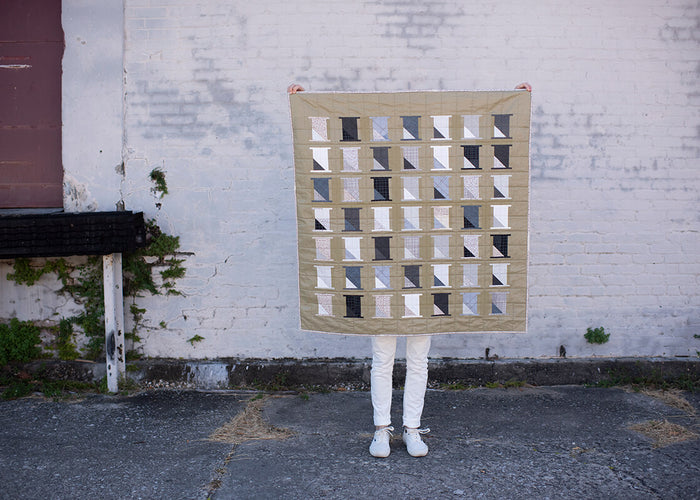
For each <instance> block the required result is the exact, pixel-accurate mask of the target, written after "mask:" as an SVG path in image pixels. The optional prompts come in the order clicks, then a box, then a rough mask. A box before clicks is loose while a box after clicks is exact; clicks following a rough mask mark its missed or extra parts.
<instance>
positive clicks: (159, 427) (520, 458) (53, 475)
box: [0, 386, 700, 500]
mask: <svg viewBox="0 0 700 500" xmlns="http://www.w3.org/2000/svg"><path fill="white" fill-rule="evenodd" d="M280 396H281V397H275V398H269V399H266V400H265V401H264V402H262V403H264V404H261V402H260V401H257V403H256V401H255V400H256V399H257V398H255V397H254V393H250V392H248V393H245V392H229V391H219V392H195V391H186V392H178V391H153V392H146V393H141V394H138V395H135V396H131V397H121V396H120V397H114V396H89V397H86V398H84V399H82V400H78V401H73V402H53V401H48V400H44V399H40V398H37V397H34V398H26V399H21V400H15V401H4V402H0V449H2V450H3V452H2V460H0V481H2V484H3V489H2V492H1V493H0V497H2V498H91V497H97V496H99V497H100V498H104V499H111V498H188V499H192V498H201V499H204V498H213V499H229V498H338V499H340V498H362V497H365V496H372V497H386V498H487V499H488V498H493V499H496V498H498V499H500V498H557V499H568V498H571V499H573V498H616V499H635V500H637V499H665V498H668V499H676V498H684V499H686V498H687V499H692V498H698V491H700V474H699V472H700V466H699V465H698V464H699V463H700V441H698V440H697V439H696V440H689V441H684V442H678V443H676V444H671V445H669V446H665V447H662V448H655V447H654V445H653V443H652V440H651V439H649V438H647V437H644V436H643V435H642V434H639V433H637V432H635V431H633V430H631V429H630V426H631V425H633V424H637V423H642V422H645V421H650V420H668V421H671V422H673V423H675V424H678V425H681V426H684V427H686V428H688V429H695V430H696V431H697V429H698V427H699V425H700V422H699V421H698V417H697V410H698V408H700V395H698V394H697V393H695V394H690V393H684V394H683V395H682V396H683V397H684V398H685V399H687V400H688V402H689V403H690V404H691V405H692V408H693V411H684V410H682V409H679V408H676V407H672V406H668V405H667V404H665V403H664V402H663V401H660V400H659V399H657V398H654V397H651V396H649V395H646V394H643V393H634V392H628V391H624V390H621V389H593V388H584V387H579V386H560V387H540V388H520V389H475V390H468V391H438V390H430V391H428V393H427V395H426V406H425V410H424V413H423V422H422V423H423V425H424V426H426V427H430V428H431V429H432V431H431V432H430V434H428V435H427V437H426V442H427V443H428V445H429V446H430V453H429V454H428V456H427V457H425V458H421V459H416V458H412V457H410V456H409V455H408V454H407V453H406V450H405V448H404V446H403V443H402V442H401V440H400V438H399V437H398V436H395V438H394V439H393V440H392V444H391V446H392V453H391V455H390V456H389V457H388V458H386V459H375V458H373V457H371V456H370V455H369V453H368V450H367V447H368V445H369V442H370V440H371V436H372V430H373V426H372V420H371V403H370V398H369V393H367V392H351V391H346V392H333V393H325V394H319V393H312V394H308V395H301V396H300V395H294V394H289V393H287V394H281V395H280ZM302 396H303V397H302ZM252 403H256V404H259V405H261V406H262V417H263V420H262V425H263V426H266V425H270V426H274V427H276V428H279V429H286V430H288V431H290V432H291V433H292V435H291V436H290V437H288V438H287V439H284V440H274V439H264V440H256V439H253V440H249V441H245V442H243V443H240V444H235V445H232V444H226V443H220V442H213V441H211V440H209V436H211V434H212V433H213V432H214V431H215V430H216V429H218V428H220V427H221V426H222V425H224V424H225V423H227V422H231V421H232V420H233V419H234V417H235V416H237V415H241V414H242V412H243V411H244V410H245V408H246V406H247V405H249V404H252ZM400 406H401V393H400V392H399V391H397V392H396V393H395V397H394V405H393V409H392V414H393V416H394V417H395V419H394V425H395V426H397V427H400V423H401V421H400V415H401V408H400Z"/></svg>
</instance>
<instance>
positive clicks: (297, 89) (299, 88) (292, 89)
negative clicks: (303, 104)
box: [287, 83, 304, 94]
mask: <svg viewBox="0 0 700 500" xmlns="http://www.w3.org/2000/svg"><path fill="white" fill-rule="evenodd" d="M303 91H304V87H302V86H301V85H299V84H297V83H292V84H291V85H290V86H289V87H287V93H288V94H296V93H297V92H303Z"/></svg>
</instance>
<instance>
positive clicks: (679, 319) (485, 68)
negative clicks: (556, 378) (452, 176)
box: [0, 0, 700, 358]
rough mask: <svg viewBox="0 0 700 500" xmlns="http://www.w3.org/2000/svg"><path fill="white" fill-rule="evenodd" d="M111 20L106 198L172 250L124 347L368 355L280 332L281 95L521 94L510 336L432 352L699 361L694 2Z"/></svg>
mask: <svg viewBox="0 0 700 500" xmlns="http://www.w3.org/2000/svg"><path fill="white" fill-rule="evenodd" d="M65 3H66V4H70V3H71V2H70V1H69V0H66V2H65ZM64 8H65V7H64ZM98 12H99V9H98ZM124 17H125V19H124V30H125V31H124V38H125V40H124V71H125V87H124V137H125V139H124V141H125V144H124V156H125V157H124V166H125V168H124V174H123V182H122V185H121V194H122V198H123V200H124V201H125V203H126V207H127V208H128V209H130V210H135V211H136V210H138V211H141V210H142V211H144V212H146V214H147V216H148V217H155V218H156V219H157V220H158V222H159V223H160V224H161V225H162V226H163V227H164V229H166V230H167V231H170V232H172V233H174V234H178V235H180V237H181V242H182V247H183V250H185V251H187V252H192V253H193V255H191V256H189V257H188V258H187V259H186V262H185V266H186V267H187V276H186V277H185V278H184V279H183V280H182V281H181V290H182V292H183V294H184V295H183V296H182V297H176V298H168V299H164V298H162V297H155V298H148V297H147V298H144V299H141V300H140V303H142V306H143V307H145V308H146V309H147V310H148V312H147V314H146V318H145V320H146V324H147V325H148V326H149V327H150V328H149V329H148V331H147V332H144V335H142V336H143V337H144V339H145V346H144V351H145V353H146V354H149V355H153V356H175V357H186V358H187V357H192V358H197V357H216V356H244V357H245V356H249V357H285V356H289V357H314V356H359V357H364V356H366V355H368V353H369V341H368V340H367V339H366V338H347V337H340V338H338V337H335V336H329V335H315V334H308V333H305V332H301V331H300V330H299V327H298V298H297V293H298V291H297V278H296V272H297V268H296V225H295V218H294V206H295V205H294V192H293V170H292V147H291V131H290V124H289V112H288V103H287V96H286V94H285V89H286V86H287V85H288V84H289V83H291V82H298V83H300V84H301V85H303V86H304V87H306V88H307V89H309V90H318V91H322V90H323V91H333V90H343V91H391V90H406V89H415V90H423V89H438V90H439V89H445V90H448V89H449V90H461V89H465V90H469V89H510V88H512V87H513V86H514V85H515V84H516V83H519V82H521V81H529V82H530V83H531V84H532V85H533V88H534V90H533V95H532V97H533V116H532V139H531V173H532V180H531V213H530V226H531V236H530V245H531V248H530V256H531V260H530V281H529V308H528V314H529V321H528V333H527V334H523V335H507V334H493V335H467V336H464V335H449V336H440V337H437V338H436V339H435V340H434V344H433V345H434V347H433V351H432V353H433V355H434V356H456V357H464V358H470V357H479V356H483V355H484V352H485V350H486V349H487V348H488V349H489V352H490V355H491V356H493V355H494V354H496V355H499V356H501V357H537V356H557V355H558V354H559V352H560V346H565V350H566V352H567V354H568V355H569V356H591V355H603V356H612V355H615V356H620V355H622V356H642V355H645V356H646V355H651V356H695V355H696V352H697V351H698V350H700V340H697V339H695V338H694V337H693V335H694V334H696V333H699V331H700V328H699V327H700V315H699V314H698V310H699V308H698V304H700V283H699V277H700V258H699V257H698V255H700V237H699V236H698V235H699V234H700V233H699V232H698V230H699V229H700V227H699V226H700V224H699V221H698V210H697V207H698V201H699V200H698V192H700V176H698V174H697V158H698V153H699V148H700V140H699V137H698V135H699V133H700V132H699V131H700V113H698V105H699V104H700V98H699V96H700V93H699V92H698V89H697V81H698V76H699V75H698V67H699V65H698V62H699V61H698V55H699V54H700V50H698V49H699V48H700V47H699V42H700V25H699V22H698V19H699V17H700V7H699V6H698V3H697V2H696V1H695V0H679V1H675V2H663V3H659V2H657V1H655V0H638V1H634V2H632V1H619V2H609V1H605V0H594V1H591V2H580V3H567V4H566V8H562V4H561V2H558V1H554V0H543V1H538V2H523V1H514V0H507V1H503V2H497V3H494V2H469V3H468V4H467V3H464V2H457V1H447V0H444V1H440V0H439V1H435V2H422V1H421V2H419V1H415V0H403V1H393V0H392V1H384V2H369V1H368V2H346V1H340V0H326V1H323V2H320V1H304V2H283V1H280V0H262V1H260V2H220V1H213V0H211V1H205V0H124ZM68 77H69V76H68V75H64V78H68ZM155 167H160V168H161V169H162V170H163V171H164V172H165V173H166V179H167V183H168V188H169V192H170V194H169V195H167V196H165V197H164V198H163V199H162V200H161V199H159V198H157V197H156V196H155V195H154V194H153V193H152V192H151V191H150V188H151V183H150V181H149V179H148V174H149V172H150V171H151V170H152V169H153V168H155ZM69 173H70V174H71V175H79V174H80V172H69ZM0 315H1V314H0ZM160 321H164V323H165V324H166V325H167V328H165V329H163V328H161V327H159V326H158V325H159V322H160ZM597 326H604V327H605V329H606V332H608V333H611V338H610V342H609V343H607V344H605V345H603V346H596V347H593V346H590V345H588V344H586V342H585V340H584V338H583V334H584V333H585V331H586V328H587V327H597ZM196 334H197V335H200V336H202V337H204V339H205V340H204V341H202V342H199V343H197V344H195V346H194V347H193V346H191V345H190V344H188V343H187V342H186V339H188V338H191V337H192V336H194V335H196Z"/></svg>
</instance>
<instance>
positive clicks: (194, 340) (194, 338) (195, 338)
mask: <svg viewBox="0 0 700 500" xmlns="http://www.w3.org/2000/svg"><path fill="white" fill-rule="evenodd" d="M202 340H204V337H201V336H199V335H195V336H194V337H192V338H191V339H187V342H189V343H190V344H191V345H192V347H194V344H195V343H197V342H201V341H202Z"/></svg>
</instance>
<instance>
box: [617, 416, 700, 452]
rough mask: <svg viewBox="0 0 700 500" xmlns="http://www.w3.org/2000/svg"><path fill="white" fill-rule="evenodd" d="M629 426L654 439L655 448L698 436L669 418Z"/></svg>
mask: <svg viewBox="0 0 700 500" xmlns="http://www.w3.org/2000/svg"><path fill="white" fill-rule="evenodd" d="M629 428H630V429H631V430H633V431H636V432H639V433H640V434H643V435H644V436H646V437H648V438H650V439H651V440H652V441H653V446H654V448H663V447H664V446H669V445H672V444H676V443H681V442H683V441H691V440H693V439H697V438H698V435H697V434H696V433H695V432H693V431H691V430H690V429H687V428H686V427H683V426H682V425H678V424H673V423H671V422H669V421H668V420H649V421H647V422H642V423H640V424H635V425H631V426H630V427H629Z"/></svg>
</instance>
